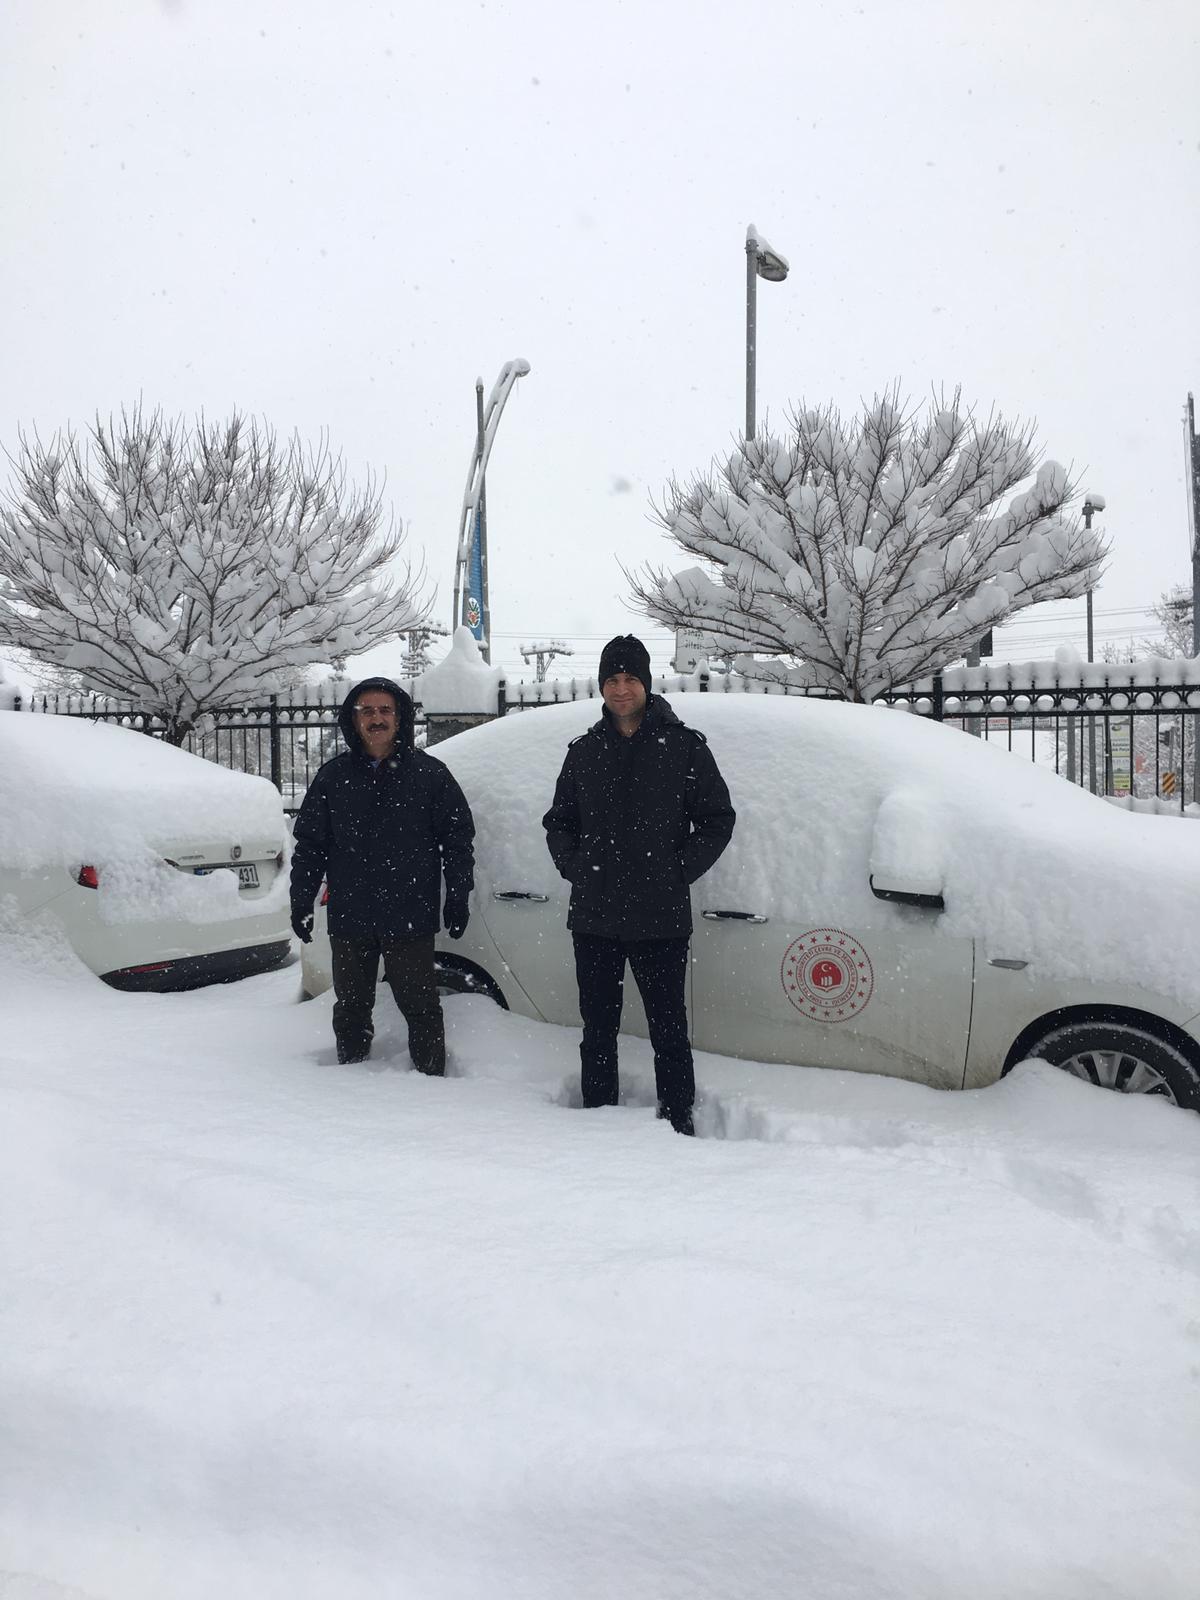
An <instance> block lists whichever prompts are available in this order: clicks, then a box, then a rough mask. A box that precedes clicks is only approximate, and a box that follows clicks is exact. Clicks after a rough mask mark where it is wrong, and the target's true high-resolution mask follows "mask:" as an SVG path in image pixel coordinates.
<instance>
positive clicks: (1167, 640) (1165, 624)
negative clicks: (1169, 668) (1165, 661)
mask: <svg viewBox="0 0 1200 1600" xmlns="http://www.w3.org/2000/svg"><path fill="white" fill-rule="evenodd" d="M1150 610H1151V611H1152V612H1153V614H1154V617H1155V619H1156V620H1157V622H1158V624H1159V626H1160V628H1161V629H1162V635H1161V637H1159V638H1157V639H1143V640H1142V653H1143V654H1144V655H1159V656H1191V655H1194V654H1195V651H1194V650H1193V648H1192V643H1193V639H1192V591H1191V589H1190V588H1188V587H1187V585H1186V584H1182V583H1180V584H1176V585H1175V587H1174V588H1173V589H1166V590H1164V591H1163V593H1162V594H1161V595H1160V596H1159V598H1158V601H1157V603H1156V604H1155V605H1152V606H1151V607H1150Z"/></svg>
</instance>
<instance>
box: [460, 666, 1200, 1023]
mask: <svg viewBox="0 0 1200 1600" xmlns="http://www.w3.org/2000/svg"><path fill="white" fill-rule="evenodd" d="M670 698H671V703H672V704H673V706H674V709H675V711H676V713H677V715H678V716H679V717H681V718H682V719H683V720H684V721H685V722H687V723H690V724H691V725H692V726H694V727H697V728H699V729H701V730H702V731H703V732H704V733H705V735H706V736H707V738H708V742H709V746H710V748H711V750H712V752H713V754H714V755H715V757H716V759H717V761H718V763H719V765H720V767H721V770H722V772H723V773H724V775H725V777H726V780H727V781H728V783H729V787H730V791H731V793H732V796H733V801H734V805H735V806H736V807H737V811H738V823H737V829H736V832H735V834H734V843H733V845H732V846H731V847H730V849H729V850H728V851H727V853H726V854H725V856H723V857H722V859H721V860H720V861H719V862H718V863H717V865H716V866H715V867H714V868H713V870H712V872H711V873H710V874H708V876H707V877H706V878H705V879H704V880H703V882H704V897H705V901H706V903H710V904H715V905H720V904H727V905H732V906H737V907H750V908H752V909H753V910H755V911H757V912H759V913H761V914H763V915H766V916H769V917H770V918H771V919H772V921H778V922H780V923H781V924H783V925H785V926H787V925H790V924H792V923H795V922H799V923H800V925H801V926H805V927H806V926H808V925H809V923H810V922H811V921H812V920H813V918H814V917H819V916H821V915H833V914H834V913H835V912H836V914H838V915H839V916H843V917H846V918H853V919H857V921H858V922H860V923H861V924H863V925H864V926H877V925H878V922H879V919H880V918H881V917H883V916H891V915H892V914H893V912H894V911H895V910H896V909H897V908H892V907H886V906H882V904H881V902H879V901H878V900H876V899H875V897H874V896H873V894H872V892H871V888H870V883H869V878H870V875H871V873H872V872H874V873H875V874H876V875H877V877H878V876H879V875H880V874H886V877H887V880H888V881H889V882H890V883H894V882H895V880H896V879H898V878H900V879H904V880H906V881H907V882H908V885H909V887H912V888H917V889H918V890H921V891H929V892H933V891H935V890H937V889H940V890H941V892H942V893H943V895H944V898H945V902H946V909H945V911H944V912H943V913H941V914H940V915H931V916H929V917H928V919H927V920H926V921H925V922H924V923H923V926H925V927H928V928H929V929H931V930H933V932H934V935H935V936H936V937H937V938H943V939H960V938H965V937H971V936H976V937H978V938H980V939H981V940H982V945H983V953H984V954H985V956H989V955H994V956H1001V957H1011V956H1013V955H1014V954H1017V955H1020V956H1022V957H1024V958H1026V959H1029V960H1030V961H1032V962H1036V964H1037V966H1038V969H1039V970H1040V971H1041V972H1043V973H1047V974H1056V975H1058V976H1061V977H1068V978H1087V979H1096V980H1100V981H1107V982H1111V983H1112V984H1125V983H1135V984H1142V985H1144V986H1145V987H1146V988H1148V989H1150V990H1152V991H1154V992H1157V993H1161V994H1171V995H1175V996H1177V997H1178V998H1179V999H1181V1000H1183V1001H1184V1002H1185V1003H1186V1002H1187V1001H1188V1000H1189V999H1190V998H1191V997H1193V996H1194V995H1195V994H1196V992H1197V986H1198V980H1197V976H1196V974H1197V971H1200V828H1190V827H1181V826H1178V825H1176V824H1175V823H1173V822H1171V821H1169V820H1168V819H1166V818H1162V817H1153V816H1139V815H1132V814H1129V813H1127V812H1123V811H1118V810H1116V809H1114V808H1113V807H1112V806H1109V805H1106V804H1105V803H1104V801H1103V800H1100V799H1097V798H1096V797H1095V796H1093V795H1090V794H1088V793H1086V792H1084V791H1082V790H1080V789H1078V788H1076V787H1074V786H1073V785H1071V784H1069V783H1067V782H1066V781H1065V780H1064V779H1063V778H1061V777H1059V776H1057V775H1056V774H1055V773H1053V772H1050V771H1047V770H1046V769H1043V768H1039V767H1036V766H1034V765H1033V764H1031V763H1030V762H1027V761H1024V760H1022V759H1020V758H1019V757H1016V756H1013V755H1011V754H1009V753H1008V752H1007V751H1004V750H1002V749H999V748H998V747H996V746H994V745H990V744H987V743H986V742H982V741H980V740H976V739H972V738H970V737H969V736H968V735H966V734H964V733H962V732H960V731H959V730H958V729H956V728H952V727H947V726H945V725H943V724H939V723H934V722H927V721H924V720H923V719H918V718H916V717H908V716H904V715H902V714H899V713H897V712H895V711H892V710H889V709H887V708H884V707H875V706H861V705H848V704H843V703H835V702H830V701H823V700H813V699H805V698H799V697H795V698H792V697H784V696H774V695H747V696H741V695H738V696H726V695H691V694H688V695H686V696H676V697H670ZM599 712H600V707H599V705H598V703H597V702H595V701H591V702H582V703H578V704H575V705H564V706H557V707H546V708H545V709H539V710H530V711H524V712H519V713H513V714H511V715H509V716H507V717H505V718H503V719H501V720H500V721H497V722H494V723H491V724H489V725H487V726H485V727H482V728H478V729H475V730H473V731H471V732H469V733H463V734H460V735H458V736H457V737H456V738H453V739H448V740H446V741H445V742H444V743H443V744H441V745H439V746H438V749H437V754H438V756H439V758H440V759H442V760H444V761H445V762H446V763H447V764H448V765H449V766H450V767H451V768H452V770H453V771H454V773H455V774H456V776H457V777H458V778H459V780H460V782H461V783H462V784H463V787H464V789H465V790H466V793H467V796H468V798H469V799H470V800H471V801H472V804H473V805H474V806H475V808H476V811H477V815H478V817H479V818H480V822H481V825H480V829H479V836H478V838H477V841H476V846H477V856H478V860H479V865H480V872H481V877H483V878H486V879H490V880H491V881H492V882H493V883H494V884H495V885H496V886H497V887H509V888H513V887H520V888H524V889H528V890H532V891H535V892H543V893H546V892H552V891H553V892H557V889H558V886H559V885H558V878H557V875H556V873H555V869H554V867H553V865H552V863H551V861H550V858H549V856H548V854H547V851H546V845H545V837H544V833H543V829H542V825H541V817H542V813H543V812H544V810H545V808H546V806H547V805H548V804H549V802H550V798H551V795H552V792H553V784H554V779H555V777H556V775H557V773H558V769H559V767H560V765H561V763H562V759H563V755H564V753H565V750H566V746H567V742H568V740H570V739H571V738H573V737H574V736H575V735H576V734H577V733H579V732H581V731H582V730H583V729H584V728H586V727H588V726H589V725H590V724H591V723H592V722H594V721H595V720H596V718H597V716H598V715H599ZM785 943H786V940H785ZM781 953H782V952H781Z"/></svg>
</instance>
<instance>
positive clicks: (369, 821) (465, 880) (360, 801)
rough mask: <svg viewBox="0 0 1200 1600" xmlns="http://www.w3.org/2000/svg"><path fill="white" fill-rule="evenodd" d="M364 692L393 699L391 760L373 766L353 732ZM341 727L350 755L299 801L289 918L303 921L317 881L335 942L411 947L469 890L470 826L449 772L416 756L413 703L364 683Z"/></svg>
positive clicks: (380, 681) (385, 684) (336, 760)
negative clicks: (324, 886)
mask: <svg viewBox="0 0 1200 1600" xmlns="http://www.w3.org/2000/svg"><path fill="white" fill-rule="evenodd" d="M368 689H383V690H386V691H387V693H388V694H391V695H394V696H395V699H396V705H397V708H398V710H399V713H400V716H399V724H400V725H399V733H398V737H397V740H396V750H395V754H394V755H392V756H390V757H389V758H388V759H387V760H386V761H382V762H381V763H380V764H379V765H378V766H377V767H376V766H372V764H371V760H370V757H369V756H367V755H366V753H365V752H364V750H363V747H362V741H361V740H360V739H359V737H358V733H357V732H356V730H355V727H354V712H353V707H354V704H355V701H356V700H357V698H358V696H359V695H360V694H362V693H363V692H364V691H366V690H368ZM338 725H339V727H340V728H341V730H342V734H343V737H344V738H345V740H346V743H347V744H348V745H349V747H350V748H349V750H348V751H345V752H343V754H341V755H338V756H334V757H333V759H332V760H331V761H327V762H326V763H325V765H324V766H323V767H321V769H320V771H319V772H318V773H317V775H316V777H315V778H314V779H313V781H312V783H311V784H310V785H309V787H308V793H307V794H306V795H305V796H304V803H303V804H302V805H301V807H300V813H299V815H298V816H297V818H296V825H295V835H294V836H295V845H294V848H293V851H292V881H291V895H292V914H293V916H295V915H297V914H298V915H300V916H307V915H308V913H309V912H311V910H312V908H313V901H314V900H315V899H316V895H317V890H318V889H319V888H320V886H321V880H322V879H324V880H325V881H326V882H327V883H328V885H329V906H328V915H329V932H330V934H331V935H332V936H333V937H335V938H343V939H362V938H371V937H381V938H387V937H391V938H400V939H414V938H419V937H422V936H424V935H428V934H431V933H436V932H437V931H438V929H439V928H440V927H441V925H442V919H441V910H442V907H441V885H442V877H443V875H444V876H445V879H446V899H447V900H451V901H453V900H462V901H465V900H466V899H467V897H468V895H469V894H470V893H471V889H472V887H473V884H474V861H475V856H474V850H473V847H472V841H473V839H474V837H475V824H474V821H473V820H472V817H471V808H470V807H469V806H468V804H467V800H466V796H465V795H464V794H463V792H462V790H461V789H460V788H459V786H458V784H457V782H456V781H455V779H454V777H453V776H452V775H451V773H450V770H449V768H448V767H446V766H445V765H444V764H443V763H442V762H440V761H438V760H437V759H436V758H435V757H434V756H430V755H426V753H425V752H424V751H423V750H414V748H413V708H412V701H411V700H410V699H409V697H408V696H407V695H406V694H405V692H404V690H403V689H401V688H400V686H399V685H398V684H395V683H393V682H392V681H391V680H390V679H389V678H368V679H367V680H366V681H365V682H363V683H360V684H356V685H355V687H354V689H353V690H352V691H351V692H350V694H348V695H347V696H346V699H345V701H344V703H343V705H342V709H341V712H340V713H339V715H338Z"/></svg>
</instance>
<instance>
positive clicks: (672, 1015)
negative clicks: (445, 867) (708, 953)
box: [542, 634, 735, 1133]
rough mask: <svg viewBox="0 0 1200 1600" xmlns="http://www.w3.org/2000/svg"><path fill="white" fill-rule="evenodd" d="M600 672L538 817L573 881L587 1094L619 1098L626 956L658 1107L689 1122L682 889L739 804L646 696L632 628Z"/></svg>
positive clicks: (594, 1099) (680, 1128)
mask: <svg viewBox="0 0 1200 1600" xmlns="http://www.w3.org/2000/svg"><path fill="white" fill-rule="evenodd" d="M598 677H599V682H600V693H601V696H602V698H603V700H604V711H603V714H602V715H601V718H600V721H599V722H597V723H595V724H594V726H593V727H591V728H589V730H588V731H587V733H585V734H581V735H580V737H579V738H578V739H573V740H572V741H571V743H570V745H569V746H568V748H567V757H566V760H565V761H564V762H563V768H562V771H561V773H560V774H559V778H558V784H557V787H556V788H555V791H554V804H553V805H552V806H551V807H550V809H549V811H547V813H546V815H545V816H544V817H543V819H542V822H543V825H544V827H545V829H546V841H547V843H548V845H549V847H550V854H551V856H552V857H553V858H554V864H555V866H556V867H557V868H558V870H559V872H560V873H561V874H562V876H563V877H564V878H566V879H567V881H568V882H569V883H570V885H571V906H570V911H569V913H568V916H567V926H568V928H569V929H570V930H571V936H572V938H573V940H574V944H575V973H576V977H577V979H578V982H579V1010H580V1012H581V1014H582V1017H583V1041H582V1043H581V1044H580V1047H579V1054H580V1062H581V1066H582V1089H583V1103H584V1105H585V1106H605V1105H616V1103H617V1097H618V1078H617V1032H618V1029H619V1027H620V1023H621V1000H622V987H623V984H624V977H625V963H626V962H628V963H629V966H630V968H631V969H632V971H633V976H634V979H635V981H636V983H637V986H638V990H639V992H640V994H641V997H642V1003H643V1005H644V1006H645V1008H646V1020H647V1022H648V1023H649V1025H650V1043H651V1045H652V1046H653V1049H654V1075H655V1080H656V1083H657V1090H658V1108H659V1115H660V1116H663V1117H666V1118H668V1119H669V1120H670V1123H671V1126H672V1127H673V1128H674V1129H675V1130H676V1132H678V1133H691V1132H692V1103H693V1101H694V1099H695V1095H696V1083H695V1077H694V1075H693V1071H692V1050H691V1045H690V1043H689V1040H688V1020H687V995H686V982H687V963H688V941H689V939H690V938H691V932H692V903H691V895H690V893H689V886H690V885H691V884H693V883H694V882H695V881H696V879H697V878H699V877H701V876H702V875H703V874H704V873H705V872H707V871H708V869H709V868H710V867H711V866H712V865H713V863H714V862H715V861H716V860H717V858H718V856H720V854H721V852H722V851H723V850H724V848H725V846H726V845H727V844H728V843H729V840H730V838H731V836H732V834H733V824H734V821H735V816H734V810H733V806H732V805H731V804H730V800H729V790H728V789H727V788H726V786H725V780H724V779H723V778H722V776H721V774H720V772H719V771H718V770H717V763H716V762H715V761H714V759H713V756H712V752H711V751H710V750H709V748H708V745H707V743H706V742H705V739H704V735H703V734H702V733H698V732H697V731H696V730H695V729H694V728H688V727H685V725H684V724H683V723H682V722H680V720H679V718H678V717H677V716H676V715H675V713H674V712H673V711H672V710H671V708H670V706H669V705H668V704H667V703H666V701H665V700H663V699H662V698H661V697H660V696H659V695H656V694H652V693H651V689H652V684H653V680H652V679H651V676H650V656H649V653H648V651H647V650H646V647H645V645H644V644H643V643H642V641H641V640H640V639H636V638H634V637H633V635H632V634H629V635H626V636H625V637H623V638H618V639H611V640H610V641H609V643H608V644H606V645H605V647H604V650H603V653H602V654H601V656H600V671H599V674H598Z"/></svg>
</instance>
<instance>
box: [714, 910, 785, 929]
mask: <svg viewBox="0 0 1200 1600" xmlns="http://www.w3.org/2000/svg"><path fill="white" fill-rule="evenodd" d="M700 915H701V916H702V917H703V918H704V919H705V921H706V922H753V923H754V924H755V926H761V925H762V924H763V923H764V922H770V920H771V919H770V917H760V916H759V915H758V913H757V912H756V911H702V912H701V913H700Z"/></svg>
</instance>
